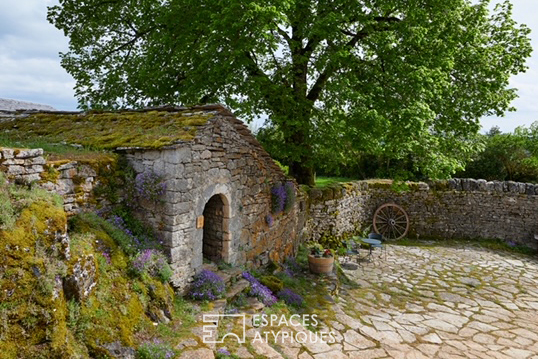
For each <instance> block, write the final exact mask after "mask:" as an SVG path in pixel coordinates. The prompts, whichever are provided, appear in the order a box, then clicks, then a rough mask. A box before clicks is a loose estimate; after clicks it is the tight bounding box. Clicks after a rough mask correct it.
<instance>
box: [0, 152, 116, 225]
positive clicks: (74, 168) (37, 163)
mask: <svg viewBox="0 0 538 359" xmlns="http://www.w3.org/2000/svg"><path fill="white" fill-rule="evenodd" d="M115 165H116V158H115V157H114V156H112V155H107V156H104V157H100V160H99V161H90V162H89V163H85V162H80V161H68V160H62V161H47V160H46V159H45V157H44V154H43V150H42V149H40V148H38V149H15V148H0V170H2V172H4V173H5V174H6V176H7V178H8V179H9V180H11V181H14V182H16V183H20V184H28V185H30V184H37V185H38V186H40V187H41V188H43V189H45V190H47V191H50V192H53V193H56V194H58V195H60V196H62V197H63V200H64V209H65V211H66V212H67V214H68V215H72V214H75V213H79V212H81V211H84V210H91V209H95V206H96V204H97V202H98V201H101V202H103V201H104V199H102V198H99V199H98V198H95V194H94V191H93V190H94V188H95V187H96V186H97V185H99V184H101V182H102V180H103V178H104V174H105V173H110V172H112V171H113V168H114V167H115Z"/></svg>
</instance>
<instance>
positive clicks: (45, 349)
mask: <svg viewBox="0 0 538 359" xmlns="http://www.w3.org/2000/svg"><path fill="white" fill-rule="evenodd" d="M23 191H24V190H19V191H18V192H19V195H21V194H22V193H23ZM27 193H31V192H30V191H27ZM49 196H50V195H49ZM29 197H30V198H29V199H27V201H26V202H24V203H25V205H26V207H24V208H23V209H22V210H21V212H20V215H19V216H18V218H17V221H16V223H15V226H14V228H12V229H11V230H9V231H1V232H0V242H1V243H2V246H1V247H0V262H1V263H2V265H3V267H4V268H5V271H4V273H3V274H2V275H0V303H1V305H0V323H2V324H0V325H2V326H4V328H2V329H3V330H1V331H0V333H1V334H0V352H2V353H3V354H4V355H5V356H4V357H8V358H9V357H40V356H41V357H52V358H56V357H68V356H72V354H73V348H72V347H71V346H70V345H69V343H68V341H67V340H66V338H67V336H68V332H67V326H66V322H65V317H66V306H65V300H64V297H63V295H62V292H61V290H58V288H57V287H56V284H57V281H56V278H57V277H58V276H61V275H65V265H64V264H63V262H62V261H61V253H60V251H59V249H58V244H57V242H56V233H62V232H63V231H64V230H65V227H66V220H67V219H66V215H65V212H64V211H63V209H62V208H61V206H59V205H58V203H56V201H55V200H54V198H52V196H50V197H49V198H48V200H47V198H46V197H45V196H42V197H32V196H29ZM32 200H35V201H34V202H32ZM9 343H16V344H17V345H16V347H14V346H12V345H10V344H9ZM43 343H47V345H46V346H43Z"/></svg>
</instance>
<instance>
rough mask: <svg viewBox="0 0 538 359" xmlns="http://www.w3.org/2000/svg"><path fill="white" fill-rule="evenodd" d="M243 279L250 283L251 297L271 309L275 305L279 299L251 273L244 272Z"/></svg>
mask: <svg viewBox="0 0 538 359" xmlns="http://www.w3.org/2000/svg"><path fill="white" fill-rule="evenodd" d="M243 278H245V279H246V280H247V281H248V282H249V283H250V290H249V295H250V296H251V297H256V298H258V299H259V300H260V301H261V302H262V303H263V304H265V305H266V306H268V307H270V306H272V305H273V304H275V303H276V302H277V301H278V299H277V298H276V297H275V296H274V295H273V293H272V292H271V290H270V289H269V288H267V287H266V286H264V285H263V284H261V283H260V281H258V280H257V279H256V278H254V276H253V275H252V274H250V273H249V272H243Z"/></svg>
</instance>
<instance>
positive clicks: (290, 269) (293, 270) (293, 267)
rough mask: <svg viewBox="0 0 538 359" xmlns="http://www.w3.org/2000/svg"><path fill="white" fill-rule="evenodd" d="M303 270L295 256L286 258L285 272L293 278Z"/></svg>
mask: <svg viewBox="0 0 538 359" xmlns="http://www.w3.org/2000/svg"><path fill="white" fill-rule="evenodd" d="M301 272H302V268H301V265H300V264H299V263H297V260H296V259H295V258H294V257H288V258H286V261H285V262H284V274H286V275H287V276H288V277H290V278H293V277H295V275H297V274H300V273H301Z"/></svg>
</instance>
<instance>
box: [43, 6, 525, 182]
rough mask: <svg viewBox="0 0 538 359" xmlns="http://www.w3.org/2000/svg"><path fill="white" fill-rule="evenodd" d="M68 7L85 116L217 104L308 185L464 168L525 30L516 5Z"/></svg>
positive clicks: (519, 54)
mask: <svg viewBox="0 0 538 359" xmlns="http://www.w3.org/2000/svg"><path fill="white" fill-rule="evenodd" d="M488 3H489V0H480V1H478V2H477V3H476V1H475V2H471V1H469V0H383V1H379V0H260V1H251V0H218V1H217V0H137V1H129V0H60V4H59V6H52V7H50V8H49V13H48V18H49V21H51V22H52V23H53V24H54V25H55V26H56V27H57V28H59V29H61V30H63V31H64V33H65V34H66V35H67V36H68V37H69V39H70V43H69V51H68V52H67V53H63V54H61V57H62V65H63V67H64V68H65V69H66V70H67V71H68V72H69V73H70V74H71V75H72V76H73V77H74V78H75V80H76V95H77V97H78V99H79V103H80V106H81V108H119V107H126V106H129V107H142V106H148V105H161V104H170V103H184V104H192V103H199V102H221V103H224V104H226V105H227V106H229V107H231V108H232V109H233V110H234V111H236V112H237V113H238V114H239V115H240V116H242V117H243V118H245V117H246V118H248V119H252V118H255V117H257V116H267V117H268V122H269V124H270V126H271V127H272V129H273V131H274V134H275V136H273V137H274V138H276V139H278V141H279V142H278V144H279V145H278V146H273V148H276V149H277V150H278V155H279V157H280V158H282V159H283V160H284V162H285V163H286V164H289V166H290V172H291V173H292V174H293V175H294V176H295V177H296V178H297V179H298V180H299V182H301V183H307V184H312V183H313V176H312V175H313V171H312V170H313V163H314V162H313V159H314V156H315V155H316V153H319V152H323V153H325V154H326V155H328V157H327V158H329V159H331V160H334V161H338V158H339V156H347V157H349V156H354V153H356V152H357V151H366V152H368V153H373V154H376V153H382V154H383V155H384V156H387V157H388V158H394V159H400V158H408V157H409V156H411V157H412V161H413V165H414V166H416V167H417V168H418V169H420V170H421V171H422V172H424V173H425V174H427V175H428V176H430V177H443V176H447V175H449V174H451V173H453V172H454V171H455V170H457V169H459V168H461V167H463V165H464V163H465V161H466V160H467V159H468V157H469V154H470V153H472V152H473V151H474V150H475V148H476V146H479V141H475V137H476V135H477V133H478V130H479V127H480V125H479V121H478V119H479V118H480V117H482V116H484V115H489V114H496V115H502V114H503V113H504V112H505V111H507V110H508V109H509V106H510V101H511V100H512V99H514V98H515V96H516V92H515V90H514V89H510V88H508V80H509V77H510V75H512V74H517V73H519V72H521V71H524V70H525V59H526V58H527V57H528V56H529V55H530V52H531V47H530V41H529V38H528V33H529V29H528V28H527V27H526V26H524V25H517V24H516V23H515V22H514V20H513V19H512V17H511V5H510V3H509V1H506V2H505V3H504V4H502V5H499V6H498V7H497V8H496V10H495V11H494V12H493V13H490V12H489V11H488Z"/></svg>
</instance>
